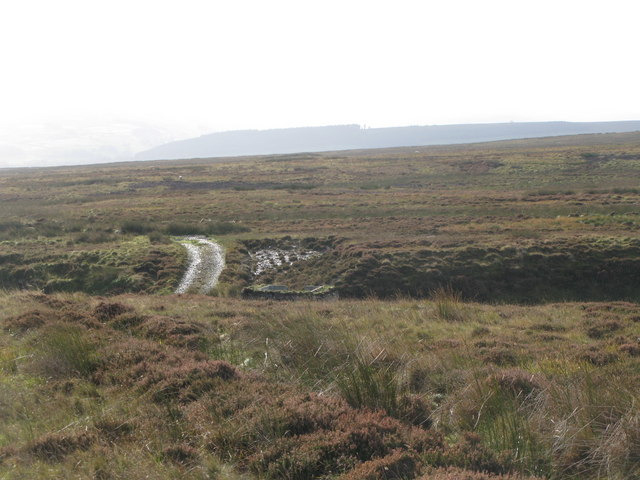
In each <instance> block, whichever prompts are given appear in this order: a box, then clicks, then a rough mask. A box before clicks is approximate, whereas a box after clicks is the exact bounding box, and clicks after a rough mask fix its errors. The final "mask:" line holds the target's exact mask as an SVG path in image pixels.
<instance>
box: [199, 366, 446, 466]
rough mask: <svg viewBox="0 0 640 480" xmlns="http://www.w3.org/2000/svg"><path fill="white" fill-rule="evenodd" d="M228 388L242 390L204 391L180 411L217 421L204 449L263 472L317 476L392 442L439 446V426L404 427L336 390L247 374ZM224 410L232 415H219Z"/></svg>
mask: <svg viewBox="0 0 640 480" xmlns="http://www.w3.org/2000/svg"><path fill="white" fill-rule="evenodd" d="M228 385H229V386H231V384H228ZM234 391H236V392H237V391H240V392H244V393H240V395H239V396H235V395H229V394H225V393H223V394H222V396H217V395H216V396H214V397H206V398H203V399H202V400H200V402H198V404H197V405H194V406H193V407H191V408H189V409H188V411H187V416H188V418H190V419H192V421H194V422H197V423H199V424H202V427H201V428H206V425H210V424H212V423H213V424H217V425H218V427H217V428H216V429H214V431H213V432H211V431H209V434H208V435H209V438H210V441H209V448H210V449H212V450H213V451H215V452H217V453H218V454H219V455H222V456H225V455H231V456H234V457H235V458H236V460H237V461H239V462H240V463H241V464H243V465H245V466H246V468H249V469H251V470H252V471H254V472H256V473H258V474H261V475H266V476H267V477H270V478H296V479H311V478H319V477H321V476H323V475H328V474H337V473H341V472H347V471H349V470H350V469H351V468H353V467H354V466H355V465H357V464H358V463H360V462H363V461H368V460H370V459H372V458H383V457H386V456H387V455H390V454H391V453H392V452H394V450H398V449H399V450H401V451H403V452H411V451H420V452H423V451H431V450H440V449H443V448H444V444H443V440H442V436H441V435H440V434H439V433H436V432H431V431H427V430H424V429H420V428H416V427H410V426H408V425H406V424H404V423H402V422H400V421H398V420H396V419H393V418H391V417H388V416H386V415H385V414H383V413H382V412H379V411H378V412H372V411H370V410H356V409H353V408H351V407H350V406H349V405H348V404H347V403H346V402H345V401H344V400H342V399H340V398H338V397H334V396H320V395H317V394H304V393H299V392H296V391H295V390H292V389H291V387H287V386H285V385H283V384H280V385H278V384H268V383H264V382H262V381H260V380H259V379H252V380H251V379H248V378H247V379H244V380H240V381H239V382H236V386H235V387H234ZM247 392H250V393H247ZM227 402H229V403H230V406H227V405H226V403H227ZM229 407H231V408H229ZM231 412H233V413H231ZM230 413H231V415H232V417H227V420H226V421H224V422H221V421H220V420H221V419H222V418H221V416H223V415H224V416H226V415H229V414H230Z"/></svg>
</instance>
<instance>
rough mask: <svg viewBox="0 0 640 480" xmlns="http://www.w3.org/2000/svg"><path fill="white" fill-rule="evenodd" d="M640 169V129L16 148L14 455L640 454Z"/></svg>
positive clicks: (571, 470) (605, 457) (565, 470)
mask: <svg viewBox="0 0 640 480" xmlns="http://www.w3.org/2000/svg"><path fill="white" fill-rule="evenodd" d="M639 174H640V134H638V133H626V134H605V135H581V136H574V137H554V138H545V139H531V140H520V141H507V142H494V143H486V144H470V145H457V146H430V147H412V148H393V149H379V150H362V151H346V152H323V153H300V154H291V155H289V154H288V155H270V156H258V157H242V158H225V159H220V158H216V159H197V160H180V161H148V162H132V163H121V164H110V165H98V166H96V165H93V166H80V167H56V168H46V169H44V168H43V169H6V170H1V171H0V201H1V204H0V205H1V208H0V287H2V289H3V293H2V294H1V298H2V301H1V302H0V327H1V329H2V330H1V333H0V345H1V346H2V348H1V349H0V371H1V372H2V377H1V380H0V381H1V382H2V388H0V419H2V422H1V425H0V474H1V475H2V476H3V478H100V479H107V478H222V479H225V478H226V479H240V478H283V479H307V478H309V479H310V478H326V479H329V478H344V479H371V480H374V479H404V478H406V479H409V478H420V479H458V478H460V479H464V478H468V479H473V480H481V479H505V480H506V479H516V478H586V479H595V478H606V479H631V478H638V476H639V475H640V414H639V413H638V409H637V405H638V400H639V399H638V393H637V392H638V391H640V389H639V388H638V387H640V374H639V371H640V370H639V366H640V363H639V357H640V340H639V338H640V307H639V306H638V304H637V301H638V297H639V295H640V291H639V286H640V234H639V232H640V231H639V229H638V225H639V224H640V185H639V184H638V178H640V175H639ZM185 235H204V236H207V237H209V238H212V239H215V240H216V241H217V242H219V243H220V244H221V245H222V246H223V247H224V249H225V254H226V268H225V270H224V271H223V272H222V275H221V277H220V282H219V284H218V285H217V287H216V288H215V289H214V290H213V291H212V292H211V293H210V294H209V295H199V294H195V293H187V294H181V295H176V294H174V293H173V292H174V290H175V288H176V286H177V285H178V283H179V281H180V278H181V276H182V274H183V273H184V270H185V266H186V262H187V254H186V252H185V249H184V248H183V247H182V246H181V245H180V244H179V243H178V241H177V240H179V238H180V237H181V236H185ZM261 252H278V255H279V258H282V259H284V258H285V256H286V258H287V261H284V260H283V261H280V262H279V263H280V265H276V264H272V265H267V266H266V267H264V266H263V267H264V268H263V267H260V268H258V267H257V266H256V259H257V258H259V256H260V254H261ZM309 252H311V253H309ZM254 284H284V285H288V286H289V287H290V288H291V289H294V290H298V289H302V288H304V286H306V285H331V286H333V287H334V289H335V291H336V292H337V294H338V295H339V300H333V301H313V300H297V301H277V300H260V299H252V300H248V299H245V298H242V296H241V293H242V290H243V289H244V288H246V287H248V286H250V285H254Z"/></svg>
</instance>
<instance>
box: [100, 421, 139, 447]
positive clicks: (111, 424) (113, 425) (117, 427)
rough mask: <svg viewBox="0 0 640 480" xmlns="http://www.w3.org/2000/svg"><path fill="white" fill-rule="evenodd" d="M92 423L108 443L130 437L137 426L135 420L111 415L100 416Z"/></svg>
mask: <svg viewBox="0 0 640 480" xmlns="http://www.w3.org/2000/svg"><path fill="white" fill-rule="evenodd" d="M93 425H94V427H95V429H96V431H97V432H98V434H99V436H100V438H101V439H104V440H106V441H108V442H110V443H113V442H116V441H118V440H121V439H122V438H126V437H130V436H131V435H132V434H133V433H134V432H135V430H136V428H138V426H137V425H136V424H135V422H132V421H129V420H122V419H119V418H113V417H106V418H101V419H99V420H97V421H95V422H94V424H93Z"/></svg>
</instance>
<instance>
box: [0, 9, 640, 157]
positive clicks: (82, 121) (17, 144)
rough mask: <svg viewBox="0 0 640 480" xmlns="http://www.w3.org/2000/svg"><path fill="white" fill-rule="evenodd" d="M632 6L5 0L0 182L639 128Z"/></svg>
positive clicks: (0, 44) (638, 36) (0, 36)
mask: <svg viewBox="0 0 640 480" xmlns="http://www.w3.org/2000/svg"><path fill="white" fill-rule="evenodd" d="M637 5H638V2H636V1H631V0H630V1H620V0H617V1H616V0H608V1H588V0H582V1H574V0H553V1H549V0H535V1H530V0H509V1H498V0H483V1H478V0H470V1H463V0H446V1H445V0H440V1H432V0H423V1H405V0H393V1H375V0H368V1H350V0H341V1H333V0H323V1H305V0H297V1H283V0H271V1H265V0H262V1H260V0H256V1H249V0H244V1H243V0H228V1H217V0H208V1H198V0H179V1H178V0H175V1H162V0H152V1H151V0H149V1H148V0H126V1H123V0H109V1H106V0H102V1H94V0H77V1H76V0H56V1H50V0H19V1H18V0H11V1H9V0H7V1H2V2H1V3H0V166H15V165H36V164H38V165H41V164H51V163H78V162H85V161H91V160H94V161H96V160H108V159H124V158H127V157H128V156H129V155H131V153H133V152H135V151H137V150H142V149H145V148H149V147H151V146H154V145H156V144H159V143H163V142H165V141H169V140H173V139H178V138H185V137H189V136H194V135H199V134H202V133H210V132H214V131H223V130H234V129H246V128H259V129H265V128H274V127H294V126H310V125H331V124H345V123H359V124H366V125H368V126H373V127H378V126H394V125H428V124H448V123H467V122H469V123H476V122H495V121H544V120H570V121H604V120H640V94H639V92H638V88H639V85H640V65H639V63H638V52H639V51H640V48H639V47H640V33H639V30H638V18H640V16H639V15H638V14H639V13H640V6H637Z"/></svg>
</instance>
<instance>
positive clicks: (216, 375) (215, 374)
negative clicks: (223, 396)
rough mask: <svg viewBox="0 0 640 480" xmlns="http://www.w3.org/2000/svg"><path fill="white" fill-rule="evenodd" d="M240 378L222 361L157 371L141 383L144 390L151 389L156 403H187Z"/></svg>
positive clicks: (231, 367) (186, 363) (230, 366)
mask: <svg viewBox="0 0 640 480" xmlns="http://www.w3.org/2000/svg"><path fill="white" fill-rule="evenodd" d="M238 377H239V373H238V371H237V370H236V368H235V367H233V366H232V365H230V364H229V363H227V362H223V361H220V360H207V361H199V362H185V363H183V364H181V365H179V366H177V367H174V368H171V369H169V370H164V369H162V370H160V369H156V370H155V371H154V372H152V374H151V375H149V376H148V377H147V378H146V379H145V380H144V381H143V382H142V383H141V388H142V389H144V390H146V389H151V390H152V391H153V395H152V398H153V400H154V401H155V402H159V403H162V402H168V401H173V400H178V401H180V402H182V403H188V402H193V401H195V400H197V399H198V398H200V397H201V396H202V395H204V394H205V393H209V392H211V391H212V390H215V389H216V388H218V387H219V386H220V385H221V383H224V382H226V381H229V380H235V379H237V378H238Z"/></svg>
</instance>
